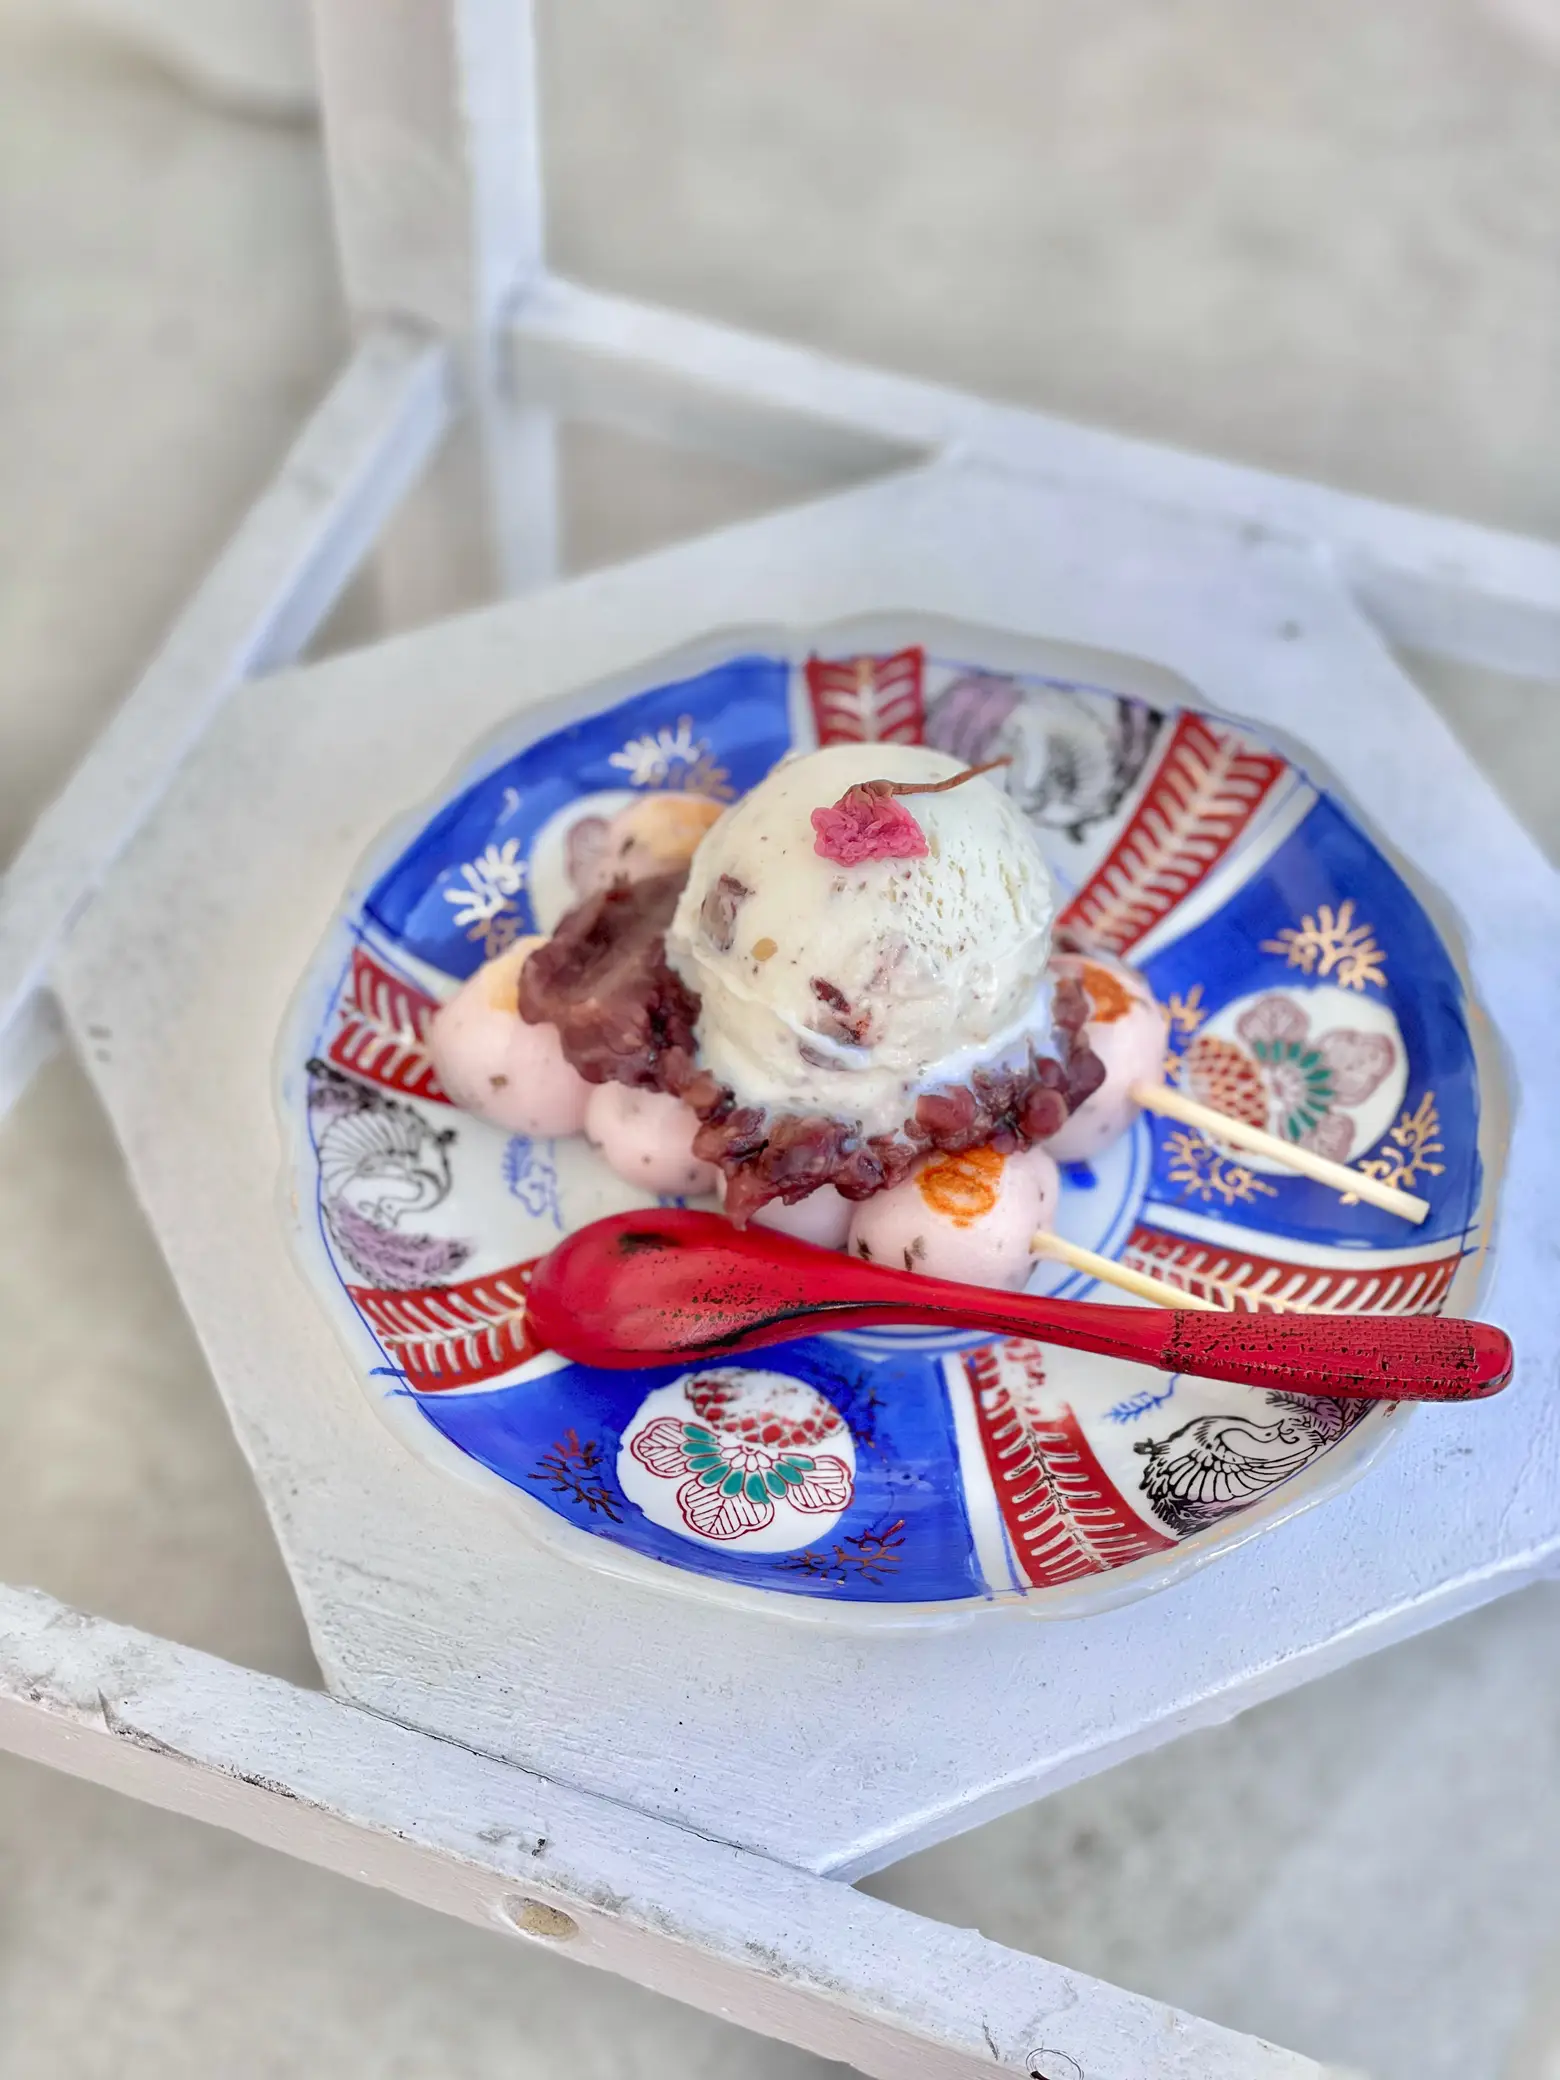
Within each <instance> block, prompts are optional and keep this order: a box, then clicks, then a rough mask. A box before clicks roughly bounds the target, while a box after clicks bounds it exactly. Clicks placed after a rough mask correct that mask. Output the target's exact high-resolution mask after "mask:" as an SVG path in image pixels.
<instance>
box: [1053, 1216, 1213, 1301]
mask: <svg viewBox="0 0 1560 2080" xmlns="http://www.w3.org/2000/svg"><path fill="white" fill-rule="evenodd" d="M1029 1248H1030V1253H1031V1255H1033V1256H1037V1257H1049V1258H1050V1259H1051V1260H1052V1261H1053V1262H1054V1263H1057V1264H1067V1265H1070V1266H1071V1268H1072V1269H1073V1270H1074V1271H1085V1272H1087V1273H1088V1274H1089V1276H1090V1277H1091V1278H1097V1279H1098V1280H1099V1281H1100V1283H1101V1285H1107V1286H1119V1287H1120V1288H1121V1290H1122V1291H1123V1292H1124V1293H1135V1294H1136V1295H1137V1297H1138V1299H1140V1300H1152V1301H1153V1303H1154V1305H1155V1306H1156V1307H1182V1308H1187V1309H1189V1310H1190V1309H1195V1310H1196V1311H1197V1312H1198V1313H1200V1314H1224V1313H1227V1312H1228V1310H1227V1309H1225V1308H1221V1307H1220V1306H1219V1303H1218V1302H1217V1301H1216V1300H1203V1299H1199V1297H1198V1296H1197V1294H1196V1293H1188V1292H1184V1291H1183V1290H1182V1289H1181V1287H1180V1286H1171V1285H1166V1284H1165V1282H1164V1281H1163V1279H1158V1278H1150V1277H1149V1276H1148V1274H1147V1273H1146V1272H1143V1271H1133V1270H1131V1269H1130V1268H1129V1267H1128V1266H1127V1265H1125V1264H1118V1263H1117V1262H1116V1260H1115V1258H1114V1257H1102V1256H1099V1255H1098V1254H1097V1253H1096V1252H1095V1251H1094V1250H1092V1249H1080V1248H1079V1246H1078V1244H1077V1243H1076V1242H1066V1241H1064V1240H1063V1238H1062V1237H1061V1236H1060V1235H1053V1234H1052V1233H1051V1230H1050V1229H1049V1228H1042V1229H1041V1230H1040V1232H1039V1234H1038V1235H1036V1236H1035V1237H1034V1239H1033V1241H1032V1242H1031V1243H1030V1245H1029Z"/></svg>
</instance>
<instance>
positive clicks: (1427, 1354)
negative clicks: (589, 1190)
mask: <svg viewBox="0 0 1560 2080" xmlns="http://www.w3.org/2000/svg"><path fill="white" fill-rule="evenodd" d="M526 1308H527V1313H528V1317H529V1322H530V1327H531V1330H532V1332H533V1334H534V1335H535V1336H536V1337H537V1338H538V1339H539V1340H540V1341H541V1342H542V1343H544V1344H547V1345H549V1346H550V1347H551V1348H552V1349H553V1350H555V1351H558V1352H560V1353H561V1354H562V1355H563V1356H564V1357H566V1358H574V1359H577V1360H578V1361H579V1362H580V1363H582V1364H586V1365H604V1366H613V1367H625V1366H637V1365H670V1364H681V1363H685V1362H687V1361H689V1360H693V1361H698V1360H704V1359H710V1358H725V1357H730V1356H731V1355H732V1354H733V1353H735V1352H737V1351H750V1350H757V1349H759V1348H760V1347H761V1346H762V1345H764V1344H766V1343H784V1342H786V1341H788V1340H789V1339H791V1338H793V1337H797V1336H808V1335H816V1334H817V1333H819V1332H820V1331H823V1330H826V1329H860V1328H867V1327H870V1326H873V1325H877V1324H884V1323H900V1324H907V1323H913V1324H919V1325H921V1326H923V1327H924V1326H927V1325H934V1326H940V1327H945V1328H950V1329H991V1330H995V1331H997V1332H998V1333H999V1334H1001V1335H1006V1336H1027V1337H1033V1338H1035V1339H1036V1340H1038V1341H1040V1342H1043V1343H1059V1344H1066V1345H1069V1346H1070V1347H1071V1348H1072V1349H1074V1350H1081V1351H1097V1352H1099V1353H1101V1354H1102V1355H1103V1356H1105V1357H1108V1358H1126V1359H1128V1360H1130V1361H1131V1362H1132V1363H1133V1364H1136V1365H1153V1366H1156V1367H1158V1369H1159V1370H1160V1371H1162V1372H1187V1373H1192V1374H1194V1375H1196V1376H1197V1377H1198V1378H1202V1379H1221V1380H1237V1381H1240V1382H1242V1383H1243V1384H1245V1385H1246V1386H1251V1387H1269V1388H1281V1389H1282V1390H1283V1391H1284V1392H1286V1393H1290V1394H1328V1395H1338V1396H1344V1397H1347V1398H1349V1399H1351V1400H1385V1401H1470V1400H1475V1399H1477V1398H1479V1397H1481V1396H1483V1395H1485V1394H1495V1393H1498V1392H1499V1391H1500V1389H1501V1388H1502V1387H1503V1386H1505V1384H1506V1382H1507V1380H1509V1379H1510V1377H1511V1363H1512V1357H1511V1341H1510V1339H1509V1338H1508V1337H1507V1336H1506V1335H1505V1333H1504V1332H1503V1331H1502V1330H1500V1329H1493V1328H1491V1327H1490V1325H1489V1324H1488V1323H1487V1322H1466V1321H1455V1320H1450V1319H1447V1318H1444V1317H1441V1316H1438V1315H1387V1316H1383V1315H1324V1314H1255V1313H1246V1312H1244V1311H1241V1312H1234V1311H1231V1312H1224V1311H1222V1310H1221V1311H1219V1312H1217V1313H1211V1314H1192V1313H1182V1312H1181V1311H1179V1310H1178V1309H1174V1308H1164V1307H1101V1306H1097V1305H1096V1304H1095V1303H1094V1302H1093V1301H1088V1300H1047V1299H1039V1298H1035V1297H1033V1296H1032V1295H1030V1294H1026V1293H1003V1292H995V1291H992V1290H991V1289H990V1288H988V1287H985V1286H962V1285H954V1284H952V1283H951V1282H950V1281H949V1280H947V1279H941V1278H922V1277H920V1276H919V1275H918V1274H915V1273H912V1272H908V1271H892V1270H889V1269H887V1268H885V1267H884V1266H881V1265H877V1264H863V1263H860V1262H858V1261H857V1260H856V1259H855V1258H852V1257H846V1256H841V1255H839V1254H838V1253H837V1252H836V1251H834V1250H822V1249H814V1248H813V1247H811V1245H810V1244H808V1243H804V1242H793V1241H791V1240H790V1239H789V1237H787V1236H784V1235H776V1234H774V1233H773V1232H772V1231H770V1230H766V1229H762V1228H748V1229H745V1230H741V1229H737V1228H733V1227H732V1226H731V1224H730V1223H729V1222H728V1221H725V1220H722V1219H721V1218H720V1216H719V1215H718V1214H712V1213H684V1212H666V1213H622V1214H617V1215H614V1216H613V1218H612V1219H610V1220H604V1221H594V1222H592V1224H591V1225H590V1226H589V1227H586V1228H581V1229H580V1230H579V1231H578V1233H577V1234H574V1235H571V1236H570V1237H569V1239H568V1241H567V1242H564V1243H562V1244H560V1245H559V1247H558V1248H557V1249H555V1250H554V1251H553V1252H552V1254H551V1256H548V1257H544V1258H543V1259H542V1261H541V1262H540V1263H539V1264H538V1265H537V1267H536V1270H535V1272H534V1273H533V1275H532V1279H531V1285H530V1288H529V1291H528V1293H527V1295H526Z"/></svg>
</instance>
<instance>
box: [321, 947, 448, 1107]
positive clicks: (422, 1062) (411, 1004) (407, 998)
mask: <svg viewBox="0 0 1560 2080" xmlns="http://www.w3.org/2000/svg"><path fill="white" fill-rule="evenodd" d="M438 1008H439V1007H438V1005H437V1004H436V1003H435V1002H434V1001H433V999H432V997H430V996H429V995H427V993H426V992H425V991H423V990H420V989H416V988H414V987H413V985H412V984H411V983H409V982H403V981H402V980H401V978H400V976H399V975H393V974H392V973H391V972H390V970H389V969H388V968H386V967H383V966H381V964H380V963H379V962H378V961H376V960H375V959H374V956H373V955H372V954H371V953H369V952H367V951H366V950H365V949H364V948H363V947H361V946H356V947H354V948H353V950H352V972H351V974H350V975H349V976H348V978H347V986H346V989H345V990H344V992H343V993H342V998H341V1002H340V1004H339V1005H338V1006H337V1012H338V1016H339V1017H340V1020H341V1023H340V1025H339V1026H338V1027H337V1029H336V1033H335V1036H334V1037H333V1039H332V1040H331V1043H330V1048H329V1054H330V1059H331V1060H332V1061H333V1062H334V1063H335V1064H336V1066H337V1068H338V1069H350V1070H351V1072H352V1074H353V1075H354V1076H366V1077H367V1078H368V1079H369V1080H370V1082H373V1083H379V1084H383V1085H384V1087H385V1089H386V1090H391V1091H399V1092H400V1093H401V1094H402V1095H403V1096H404V1097H409V1098H434V1099H437V1100H438V1102H439V1103H440V1104H442V1105H447V1104H448V1103H449V1100H448V1098H446V1097H445V1095H444V1092H443V1091H442V1090H441V1089H440V1088H439V1079H438V1077H437V1076H435V1075H434V1073H433V1062H432V1059H431V1058H430V1056H429V1053H428V1022H429V1020H430V1019H431V1018H432V1017H433V1014H434V1012H435V1011H437V1010H438Z"/></svg>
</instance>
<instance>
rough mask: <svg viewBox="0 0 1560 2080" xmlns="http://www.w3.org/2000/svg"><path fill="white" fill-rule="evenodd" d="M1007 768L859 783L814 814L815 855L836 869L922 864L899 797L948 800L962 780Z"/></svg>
mask: <svg viewBox="0 0 1560 2080" xmlns="http://www.w3.org/2000/svg"><path fill="white" fill-rule="evenodd" d="M1008 763H1009V761H1008V760H1007V759H1005V758H994V759H992V760H990V762H989V763H988V764H986V765H983V766H971V767H970V768H969V770H968V771H967V772H963V773H955V774H954V775H953V777H952V778H951V779H949V780H921V781H914V780H861V781H858V782H857V784H856V785H855V786H854V787H847V788H846V790H845V792H844V793H843V794H842V795H841V796H840V798H839V800H838V801H837V802H833V803H831V804H830V805H829V806H828V807H827V808H823V809H814V811H813V812H812V827H813V830H814V832H815V833H816V835H815V837H814V839H813V851H814V852H816V853H817V854H818V856H819V858H820V859H827V860H832V861H833V862H834V864H835V865H836V866H838V867H856V866H860V865H861V864H862V862H863V861H864V860H873V859H925V857H926V855H927V853H928V851H929V850H930V847H929V846H928V845H927V842H926V833H925V831H923V830H922V828H921V826H920V825H919V824H918V823H917V822H916V820H915V818H914V817H913V816H912V815H911V813H910V811H909V810H908V809H905V808H901V806H900V804H899V800H898V797H899V796H901V795H907V794H946V793H947V792H948V790H949V788H951V787H962V786H963V785H964V783H965V781H966V780H974V779H975V778H977V777H978V775H980V774H981V773H992V772H995V771H996V769H997V767H998V766H1005V765H1007V764H1008Z"/></svg>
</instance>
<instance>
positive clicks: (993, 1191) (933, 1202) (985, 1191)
mask: <svg viewBox="0 0 1560 2080" xmlns="http://www.w3.org/2000/svg"><path fill="white" fill-rule="evenodd" d="M1005 1160H1006V1158H1005V1157H1003V1156H1001V1155H999V1154H998V1153H997V1151H996V1150H995V1149H994V1148H967V1149H965V1150H964V1152H963V1153H962V1154H961V1155H956V1156H933V1158H932V1160H931V1161H930V1162H929V1163H928V1164H927V1165H926V1166H925V1168H924V1169H922V1170H920V1171H918V1172H917V1173H916V1180H915V1181H916V1183H917V1184H918V1185H919V1186H920V1188H921V1197H922V1198H923V1199H924V1200H925V1201H926V1203H927V1205H928V1206H929V1207H930V1208H931V1210H932V1212H933V1213H940V1214H941V1215H942V1216H943V1218H944V1219H945V1220H950V1221H952V1222H953V1225H954V1226H955V1227H956V1228H970V1227H973V1226H974V1224H975V1223H976V1221H978V1220H983V1219H984V1218H985V1216H986V1215H987V1214H988V1213H990V1211H991V1209H992V1208H993V1207H994V1206H995V1205H996V1203H997V1194H998V1193H999V1192H1000V1191H1001V1189H1002V1165H1003V1163H1004V1162H1005Z"/></svg>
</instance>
